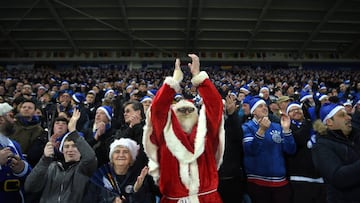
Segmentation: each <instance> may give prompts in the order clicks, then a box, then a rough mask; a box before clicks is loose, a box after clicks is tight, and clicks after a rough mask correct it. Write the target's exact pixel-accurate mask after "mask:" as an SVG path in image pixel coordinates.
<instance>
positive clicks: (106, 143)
mask: <svg viewBox="0 0 360 203" xmlns="http://www.w3.org/2000/svg"><path fill="white" fill-rule="evenodd" d="M93 125H94V123H91V124H90V127H89V128H88V129H87V130H86V131H84V132H83V133H84V137H85V139H86V141H87V142H88V143H89V144H90V146H91V147H92V148H93V149H94V151H95V153H96V157H97V159H98V167H100V166H102V165H104V164H106V163H108V162H109V161H110V160H109V152H110V144H111V143H112V142H113V140H114V139H113V137H112V136H113V134H114V133H115V130H114V128H113V127H112V126H110V125H107V127H106V128H107V129H106V131H105V133H104V134H102V135H101V136H100V138H99V139H98V140H95V138H94V133H95V132H93V129H92V126H93Z"/></svg>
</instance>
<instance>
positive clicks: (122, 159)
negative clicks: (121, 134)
mask: <svg viewBox="0 0 360 203" xmlns="http://www.w3.org/2000/svg"><path fill="white" fill-rule="evenodd" d="M110 162H111V163H113V164H114V166H115V167H129V166H131V164H132V163H133V159H132V157H131V153H130V150H129V149H128V148H127V147H124V146H121V145H119V146H116V147H115V150H114V152H113V153H112V155H111V160H110Z"/></svg>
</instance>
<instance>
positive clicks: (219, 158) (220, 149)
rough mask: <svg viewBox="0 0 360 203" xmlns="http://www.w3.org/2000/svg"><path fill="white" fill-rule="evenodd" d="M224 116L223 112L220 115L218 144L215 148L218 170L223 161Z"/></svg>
mask: <svg viewBox="0 0 360 203" xmlns="http://www.w3.org/2000/svg"><path fill="white" fill-rule="evenodd" d="M224 123H225V116H224V114H223V115H222V116H221V124H220V126H219V145H218V148H217V150H216V154H215V159H216V163H217V169H218V170H219V168H220V166H221V164H222V162H223V156H224V151H225V128H224Z"/></svg>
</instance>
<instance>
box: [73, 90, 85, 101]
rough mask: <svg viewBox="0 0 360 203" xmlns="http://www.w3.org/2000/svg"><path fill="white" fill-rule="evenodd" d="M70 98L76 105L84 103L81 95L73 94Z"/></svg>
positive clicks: (83, 97)
mask: <svg viewBox="0 0 360 203" xmlns="http://www.w3.org/2000/svg"><path fill="white" fill-rule="evenodd" d="M72 98H73V100H74V101H75V102H76V103H78V104H79V103H83V102H84V101H85V96H84V95H83V94H81V93H78V92H77V93H75V94H73V95H72Z"/></svg>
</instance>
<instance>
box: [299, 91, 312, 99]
mask: <svg viewBox="0 0 360 203" xmlns="http://www.w3.org/2000/svg"><path fill="white" fill-rule="evenodd" d="M310 98H312V95H311V94H310V93H309V92H307V91H301V92H300V102H303V101H305V100H306V99H310Z"/></svg>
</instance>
